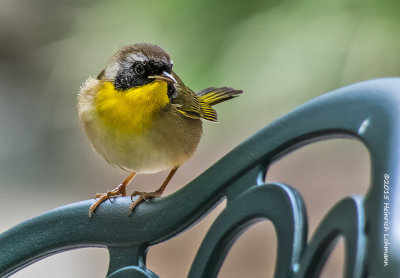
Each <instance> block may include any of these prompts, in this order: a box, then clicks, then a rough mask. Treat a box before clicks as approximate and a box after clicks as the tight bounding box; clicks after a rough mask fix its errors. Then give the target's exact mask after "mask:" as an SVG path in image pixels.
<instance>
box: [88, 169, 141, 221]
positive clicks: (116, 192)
mask: <svg viewBox="0 0 400 278" xmlns="http://www.w3.org/2000/svg"><path fill="white" fill-rule="evenodd" d="M135 175H136V173H135V172H133V173H130V174H129V176H127V177H126V178H125V179H124V180H123V181H122V183H121V184H120V185H118V186H117V187H116V188H114V189H113V190H111V191H107V192H106V193H97V194H96V198H99V199H98V200H97V201H96V202H95V203H94V204H93V205H91V206H90V209H89V218H90V217H92V213H93V212H94V210H95V209H96V208H97V207H98V206H99V205H100V204H101V203H102V202H104V201H105V200H107V199H110V197H117V196H126V186H127V185H128V184H129V183H130V182H131V180H132V179H133V177H134V176H135Z"/></svg>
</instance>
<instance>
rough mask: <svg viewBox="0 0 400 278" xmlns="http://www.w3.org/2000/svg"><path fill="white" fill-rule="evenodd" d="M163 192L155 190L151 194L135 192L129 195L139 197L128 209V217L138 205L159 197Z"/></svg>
mask: <svg viewBox="0 0 400 278" xmlns="http://www.w3.org/2000/svg"><path fill="white" fill-rule="evenodd" d="M162 193H163V192H162V191H161V190H156V191H153V192H141V191H135V192H133V193H132V195H131V199H132V197H135V196H139V198H137V199H136V200H135V201H134V202H133V203H132V204H131V206H130V207H129V211H128V215H131V214H132V211H133V210H134V209H135V207H136V206H137V205H138V204H140V203H141V202H143V201H146V200H147V199H152V198H156V197H160V196H161V194H162Z"/></svg>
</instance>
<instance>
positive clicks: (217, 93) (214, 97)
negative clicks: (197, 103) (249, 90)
mask: <svg viewBox="0 0 400 278" xmlns="http://www.w3.org/2000/svg"><path fill="white" fill-rule="evenodd" d="M241 93H243V91H242V90H235V89H233V88H229V87H221V88H215V87H210V88H207V89H204V90H201V91H200V92H198V93H197V96H198V97H199V98H200V99H201V100H202V101H204V102H205V103H207V104H208V105H210V106H212V105H215V104H218V103H221V102H223V101H226V100H229V99H232V98H235V97H237V96H239V95H240V94H241Z"/></svg>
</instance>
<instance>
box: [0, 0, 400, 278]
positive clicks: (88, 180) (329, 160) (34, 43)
mask: <svg viewBox="0 0 400 278" xmlns="http://www.w3.org/2000/svg"><path fill="white" fill-rule="evenodd" d="M399 8H400V2H399V1H394V0H393V1H389V0H385V1H373V0H366V1H355V0H349V1H339V0H333V1H324V2H322V1H316V0H304V1H289V0H285V1H273V0H269V1H260V0H248V1H232V0H229V1H228V0H222V1H214V0H202V1H200V0H197V1H183V0H175V1H77V0H76V1H73V0H70V1H67V0H59V1H50V0H37V1H29V0H1V1H0V189H1V194H0V208H1V209H0V219H1V221H0V232H2V231H5V230H6V229H8V228H10V227H12V226H13V225H15V224H17V223H19V222H21V221H23V220H25V219H28V218H30V217H33V216H35V215H37V214H39V213H42V212H44V211H47V210H49V209H52V208H54V207H57V206H61V205H64V204H67V203H71V202H76V201H79V200H84V199H88V198H92V197H93V196H94V194H95V193H96V192H105V191H106V190H109V189H111V188H113V187H114V186H115V185H117V184H118V183H119V182H120V180H121V179H122V178H123V177H124V175H125V173H123V172H122V171H120V170H117V169H113V168H112V167H110V166H108V165H107V164H106V163H105V162H104V160H103V159H102V158H101V157H99V156H98V155H97V154H95V153H94V152H93V151H92V149H91V146H90V144H89V141H88V140H87V139H86V137H85V135H84V132H83V130H82V129H81V127H80V123H79V120H78V118H77V111H76V108H75V105H76V94H77V92H78V89H79V86H80V84H81V83H82V82H83V81H84V80H85V79H86V78H87V77H89V76H96V75H97V74H98V73H99V72H100V71H101V70H102V68H103V67H104V66H105V64H106V62H107V60H108V58H109V57H110V56H111V55H112V54H113V53H114V52H115V51H116V50H117V49H118V48H119V47H120V46H122V45H125V44H130V43H135V42H151V43H154V44H158V45H160V46H161V47H163V48H164V49H166V50H167V51H168V52H169V53H170V55H171V56H172V58H173V60H174V70H175V72H176V73H177V74H178V75H179V76H180V77H181V78H182V79H183V80H184V82H185V83H186V84H187V85H188V86H189V87H191V88H192V89H193V90H195V91H197V90H201V89H203V88H206V87H209V86H231V87H234V88H237V89H243V90H244V92H245V93H244V94H243V95H242V96H241V97H240V98H238V99H235V100H233V101H229V102H227V103H224V104H221V105H218V106H217V110H218V113H219V123H218V124H212V123H206V124H205V131H204V137H203V140H202V142H201V144H200V146H199V149H198V151H197V152H196V154H195V155H194V157H193V158H192V159H191V160H190V161H189V162H188V163H186V164H185V165H184V166H183V167H182V168H181V169H180V171H179V172H178V173H177V176H176V178H174V180H173V183H172V184H171V185H170V186H169V187H168V188H167V194H170V193H172V192H174V191H176V190H177V189H178V188H180V187H182V186H184V185H185V184H186V183H187V182H189V181H190V180H191V179H193V178H195V177H196V176H197V175H199V174H200V173H201V172H202V171H204V170H205V169H207V168H208V167H209V166H210V165H212V164H213V163H214V162H215V161H217V160H218V159H219V158H221V157H222V156H223V155H224V154H226V153H227V152H229V151H230V150H231V149H232V148H234V146H236V145H237V144H239V143H240V142H242V141H243V140H245V139H246V138H248V137H249V136H251V135H252V134H253V133H254V132H256V131H257V130H259V129H260V128H262V127H263V126H265V125H267V124H268V123H270V122H271V121H273V120H274V119H276V118H278V117H280V116H282V115H284V114H286V113H287V112H289V111H290V110H292V109H293V108H295V107H296V106H298V105H300V104H302V103H304V102H305V101H307V100H309V99H312V98H313V97H315V96H318V95H320V94H322V93H324V92H327V91H330V90H332V89H335V88H338V87H341V86H344V85H347V84H351V83H354V82H357V81H362V80H366V79H371V78H377V77H384V76H398V75H399V73H400V55H399V53H400V39H399V27H400V17H399V16H398V11H399ZM368 171H369V160H368V153H367V151H366V149H365V148H364V147H363V146H362V145H361V144H360V143H358V142H354V141H350V140H333V141H329V142H323V143H317V144H316V145H313V146H309V147H305V148H302V149H301V150H299V151H296V152H295V153H294V154H293V155H290V156H288V157H286V158H284V159H282V160H281V161H280V162H278V163H276V164H275V165H274V166H273V167H272V169H271V171H270V174H269V177H268V178H269V179H270V180H277V181H283V182H287V183H289V184H291V185H293V186H294V187H296V188H297V189H299V190H300V192H302V193H303V194H304V198H305V200H306V202H307V209H308V212H309V216H310V226H311V231H313V229H314V228H315V225H316V223H317V222H318V221H319V220H320V219H321V218H322V217H323V215H324V214H325V213H326V211H327V210H328V209H329V208H330V207H331V206H332V205H333V204H334V203H335V202H336V201H337V200H338V199H339V198H341V197H343V196H345V195H348V194H351V193H363V192H365V190H366V187H367V184H368V181H369V177H368ZM165 175H166V173H160V174H156V175H152V176H140V177H138V178H136V179H135V182H134V183H133V185H132V186H130V189H131V190H132V189H133V188H135V189H138V190H143V189H146V190H150V188H151V189H155V188H156V187H158V185H159V184H160V182H161V181H162V180H163V178H164V176H165ZM222 207H223V205H220V206H219V207H218V208H217V210H216V212H213V213H212V214H211V215H210V216H208V217H207V218H205V219H204V221H202V222H201V223H199V224H197V225H196V226H195V227H194V228H193V230H191V231H189V232H187V233H184V234H183V235H181V236H180V238H176V239H173V240H172V241H171V242H167V243H163V244H161V245H160V246H156V247H154V248H152V249H151V250H150V252H149V258H148V260H149V263H148V264H149V267H150V268H151V269H152V270H153V271H155V272H156V273H158V274H159V275H161V276H162V277H173V278H175V277H185V275H186V273H187V271H188V269H189V267H190V262H191V260H192V259H193V257H194V254H195V252H196V249H197V248H198V246H199V244H200V240H201V238H202V237H203V236H204V233H205V232H206V230H207V227H208V226H209V225H210V223H211V221H212V220H213V218H215V216H216V215H217V211H218V210H220V209H221V208H222ZM149 221H151V220H149ZM341 247H342V245H340V244H339V247H338V248H337V249H335V251H334V255H335V256H333V257H332V259H331V260H330V261H329V263H328V265H327V266H326V268H325V270H324V275H323V277H339V275H340V273H341V267H342V260H343V253H341V252H342V251H341ZM275 248H276V243H275V242H274V232H273V228H272V225H271V224H269V223H261V224H257V225H256V226H255V227H254V228H251V229H250V230H249V232H247V233H245V234H244V235H243V236H242V237H241V238H240V239H239V241H238V243H237V244H236V245H235V246H234V248H233V250H232V252H231V253H230V254H229V256H228V258H227V261H226V262H225V264H224V266H223V269H222V271H221V275H220V277H265V276H267V277H272V273H273V264H274V253H275ZM107 256H108V255H107V252H106V251H105V250H102V249H88V250H77V251H72V252H68V253H63V254H59V255H56V256H54V257H51V258H48V259H46V260H43V261H41V262H39V263H36V264H35V265H33V266H30V267H28V268H26V269H24V270H23V271H21V272H19V273H18V274H16V275H15V277H102V276H104V274H105V272H106V269H107V264H108V261H107V260H108V257H107ZM268 275H269V276H268Z"/></svg>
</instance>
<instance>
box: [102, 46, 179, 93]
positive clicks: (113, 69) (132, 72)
mask: <svg viewBox="0 0 400 278" xmlns="http://www.w3.org/2000/svg"><path fill="white" fill-rule="evenodd" d="M97 79H101V80H104V81H107V82H111V83H113V84H114V89H115V90H117V91H125V90H128V89H131V88H135V87H140V86H144V85H146V84H149V83H152V82H154V81H156V80H160V81H165V82H167V83H168V95H169V96H172V95H173V94H174V92H175V86H174V83H176V80H175V78H174V77H173V76H172V61H171V58H170V56H169V54H168V53H167V52H166V51H165V50H163V49H162V48H161V47H159V46H156V45H153V44H149V43H136V44H131V45H127V46H124V47H122V48H121V49H120V50H119V51H118V52H117V53H115V54H114V55H113V56H112V57H111V59H110V61H109V62H108V64H107V66H106V67H105V69H104V70H103V71H102V72H100V74H99V75H98V77H97Z"/></svg>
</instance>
